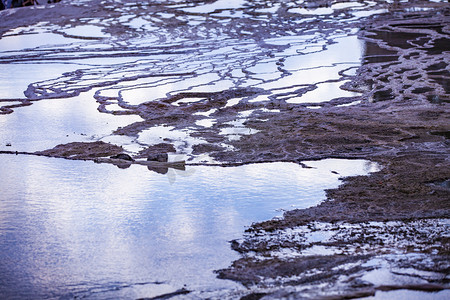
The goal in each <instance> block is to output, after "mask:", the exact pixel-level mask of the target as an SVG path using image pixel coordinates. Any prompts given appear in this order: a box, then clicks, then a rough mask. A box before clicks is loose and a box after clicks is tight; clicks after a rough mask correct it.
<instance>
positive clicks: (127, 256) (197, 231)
mask: <svg viewBox="0 0 450 300" xmlns="http://www.w3.org/2000/svg"><path fill="white" fill-rule="evenodd" d="M308 164H310V165H311V166H314V167H315V168H313V169H305V168H302V167H301V166H299V165H297V164H293V163H265V164H254V165H246V166H240V167H226V168H224V167H211V166H195V167H194V166H187V168H186V170H185V171H180V170H173V169H171V170H169V172H168V173H167V174H165V175H162V174H158V173H155V172H151V171H149V170H148V169H147V168H146V167H145V166H139V165H133V166H131V167H130V168H128V169H119V168H117V167H115V166H113V165H107V164H95V163H93V162H84V161H70V160H64V159H55V158H45V157H33V156H21V155H19V156H14V155H0V190H1V194H0V298H2V299H41V298H60V297H63V298H64V297H67V298H73V297H87V298H94V299H108V298H109V299H111V298H117V297H126V298H139V297H150V296H156V295H159V294H164V293H167V292H173V291H175V290H177V289H179V288H182V287H183V286H184V285H186V286H185V287H186V288H187V289H190V290H202V291H208V290H211V291H215V290H221V289H234V288H238V285H237V284H235V283H233V282H231V281H225V280H218V279H216V278H215V276H216V275H215V273H214V272H213V271H214V270H217V269H220V268H224V267H227V266H228V265H229V264H230V263H231V262H232V261H233V260H234V259H237V258H238V256H237V253H235V252H233V251H232V250H231V249H230V247H229V243H228V241H230V240H232V239H236V238H240V237H241V236H242V233H243V231H244V230H245V228H246V226H249V225H250V224H251V223H252V222H255V221H262V220H266V219H270V218H272V217H275V216H277V215H278V216H280V215H281V214H282V212H281V211H280V210H279V209H292V208H304V207H309V206H312V205H315V204H316V203H318V202H319V201H320V200H323V199H324V189H325V188H331V187H335V186H337V185H338V184H339V180H338V178H339V176H340V175H338V174H334V173H332V172H331V171H337V172H339V173H340V174H341V175H351V174H365V173H367V172H369V171H374V170H375V169H376V166H375V165H374V164H370V163H368V162H366V161H362V160H354V161H348V160H325V161H319V162H310V163H308Z"/></svg>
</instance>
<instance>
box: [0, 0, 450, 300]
mask: <svg viewBox="0 0 450 300" xmlns="http://www.w3.org/2000/svg"><path fill="white" fill-rule="evenodd" d="M63 5H64V6H63ZM383 5H384V4H380V7H385V6H386V5H384V6H383ZM395 5H398V6H395ZM68 7H69V5H68V4H61V6H55V7H53V8H52V9H48V10H39V12H38V13H37V14H33V15H32V16H30V15H28V14H27V10H25V9H24V10H21V11H19V12H17V13H16V14H15V17H14V18H8V17H7V18H6V20H5V22H3V24H2V27H1V29H0V33H4V32H5V31H6V29H8V28H15V27H17V26H19V25H24V24H33V23H34V22H37V21H38V20H42V19H43V18H56V17H57V16H60V15H64V16H66V14H69V16H79V15H82V14H87V12H88V8H86V7H82V6H73V7H72V6H70V9H68ZM415 7H421V8H426V9H411V8H415ZM89 14H90V16H94V17H95V13H92V12H89ZM98 14H99V16H102V14H104V12H103V11H101V10H99V12H98ZM60 22H62V21H60ZM358 22H360V23H358V24H357V25H355V27H356V26H358V27H360V28H362V30H361V31H359V33H358V35H359V37H360V38H361V39H362V40H365V41H366V42H367V44H366V51H365V57H364V63H363V65H362V66H361V67H359V68H358V69H357V71H356V75H355V76H351V77H349V78H348V79H349V80H348V81H347V82H345V83H344V82H342V83H343V84H344V87H345V89H346V90H348V91H354V92H358V93H359V94H358V95H356V96H354V97H351V98H348V97H346V98H344V97H339V98H335V99H333V100H332V101H329V102H322V103H318V104H317V103H304V104H296V103H292V101H291V102H290V101H283V100H281V99H282V97H281V96H283V95H279V96H280V97H278V98H277V97H274V98H273V99H272V100H273V101H265V102H264V101H263V102H252V101H241V102H239V103H238V104H236V105H232V106H227V105H226V104H227V103H228V101H230V100H232V99H236V98H245V97H247V98H250V99H252V97H253V96H258V95H263V94H264V91H261V90H260V89H258V88H256V87H242V88H239V89H228V90H222V91H212V92H196V91H188V92H181V93H177V94H174V95H172V96H168V97H166V98H164V99H161V100H158V101H151V102H144V103H141V104H138V105H122V108H123V110H122V111H118V112H115V113H116V114H136V115H139V116H140V117H141V118H142V119H143V121H142V122H137V123H133V124H130V125H129V126H126V127H123V128H119V129H117V131H116V132H115V133H116V134H118V135H124V136H137V135H138V134H139V132H142V131H143V130H147V129H149V128H152V127H154V126H160V125H161V124H164V125H165V126H174V127H175V128H177V129H185V128H188V127H190V128H192V124H195V122H197V121H199V120H202V119H205V118H204V117H203V116H201V115H198V114H195V113H197V112H207V111H210V110H212V109H218V111H216V112H214V113H213V114H212V115H213V116H214V124H212V126H209V127H201V126H197V127H195V129H194V130H193V133H192V134H191V136H194V137H197V138H201V139H203V140H205V141H207V143H199V144H193V145H192V154H193V155H194V156H201V155H207V156H209V157H212V158H214V161H215V163H218V164H223V165H229V164H246V163H255V162H274V161H289V162H296V163H300V164H301V162H302V161H304V160H319V159H324V158H353V159H368V160H371V161H374V162H377V163H379V164H380V165H381V166H382V169H381V170H380V171H379V172H377V173H374V174H372V175H370V176H359V177H351V178H345V179H344V184H343V185H342V186H340V187H339V188H338V189H334V190H329V191H327V199H326V200H325V201H324V202H322V203H321V204H320V205H318V206H316V207H312V208H308V209H302V210H293V211H289V212H286V213H285V214H284V217H283V218H282V219H276V220H269V221H266V222H262V223H258V224H253V225H252V226H251V227H250V228H249V229H248V230H247V232H246V234H245V236H244V238H243V239H242V240H237V241H233V242H232V243H231V245H232V247H233V249H235V250H236V251H239V252H240V253H241V254H242V258H241V259H240V260H238V261H235V262H234V263H233V265H232V266H230V267H229V268H227V269H224V270H219V271H218V276H219V277H220V278H224V279H232V280H235V281H238V282H241V283H243V284H244V285H246V286H248V287H251V288H252V289H251V290H250V291H249V295H248V296H249V297H253V298H251V299H259V298H262V297H265V296H267V297H268V298H269V299H270V298H283V297H294V298H298V297H305V298H308V299H309V298H314V299H319V298H323V299H334V298H339V299H341V298H356V297H365V296H372V295H375V294H376V293H380V292H386V291H392V290H405V289H406V290H415V291H426V292H439V291H442V290H446V289H448V288H449V287H450V286H449V282H448V275H449V268H450V266H449V263H448V261H449V255H450V253H449V247H450V246H449V245H450V244H449V236H448V226H449V224H448V218H449V213H450V201H449V192H450V188H449V180H450V160H449V154H450V151H449V142H448V138H449V130H450V125H449V124H450V113H449V101H450V95H449V90H448V84H449V55H448V51H449V48H448V42H449V32H450V29H449V8H448V4H447V3H445V2H442V3H428V2H427V3H425V2H423V1H417V2H416V1H409V3H397V4H392V5H391V7H389V12H388V13H386V14H383V15H380V16H373V17H371V18H369V19H367V20H365V21H358ZM119 29H120V28H116V29H114V28H112V29H111V30H119ZM261 34H264V33H261ZM172 50H173V49H172ZM177 76H180V77H183V76H190V73H184V74H182V73H179V72H178V73H177ZM302 88H305V89H306V90H307V89H308V87H298V88H297V92H298V93H299V94H301V93H302ZM309 88H311V87H309ZM306 90H305V91H303V92H306ZM37 91H39V89H37V88H36V89H34V87H33V86H30V89H29V90H28V94H27V96H28V99H31V100H39V99H40V98H41V97H42V98H45V97H47V98H48V97H53V96H52V95H49V94H45V93H43V94H39V93H37ZM60 96H61V94H60V95H55V97H60ZM189 98H194V99H196V98H201V99H206V100H205V101H202V102H198V103H194V104H192V105H178V106H175V107H174V106H173V105H172V104H173V103H176V102H177V101H179V100H180V99H189ZM109 100H110V99H107V98H101V97H98V98H97V101H98V102H99V104H100V106H99V110H100V111H103V112H107V113H112V112H111V111H110V110H108V109H107V107H108V101H109ZM24 101H25V100H24ZM25 102H26V101H25ZM27 104H28V102H27ZM348 104H353V105H348ZM13 108H14V107H13ZM7 109H8V108H4V109H3V111H4V112H9V111H7ZM248 111H251V112H250V113H249V114H248V115H246V116H245V117H241V119H240V121H241V123H242V127H245V129H246V130H248V131H250V132H251V134H240V135H239V138H236V139H230V138H229V136H227V135H224V134H221V132H222V133H223V129H226V128H229V127H230V125H229V124H230V122H232V121H235V120H236V118H237V117H238V116H242V113H243V112H248ZM89 145H94V144H87V143H85V144H81V145H80V144H67V145H62V146H58V147H55V148H54V149H50V150H47V151H40V152H36V153H35V154H37V155H47V156H55V157H65V158H69V159H89V160H96V159H98V158H100V157H108V156H111V155H115V154H117V153H119V152H122V151H123V149H121V148H118V146H113V145H110V144H107V143H101V144H100V143H96V144H95V147H90V149H91V150H93V151H92V152H86V147H85V146H89ZM230 146H231V147H230ZM175 148H176V145H174V143H173V142H172V141H171V140H170V139H169V140H166V141H164V142H163V143H161V144H159V146H157V147H153V148H152V147H149V148H148V149H144V150H143V151H141V153H135V154H134V156H135V158H143V157H145V156H146V155H148V154H149V153H158V152H172V151H173V150H175V151H176V149H175ZM188 163H189V162H188ZM196 163H198V162H196ZM200 163H202V162H200ZM204 163H205V164H208V162H204ZM305 167H307V166H305ZM330 232H331V233H332V236H330ZM314 233H318V234H319V233H320V234H319V235H318V236H319V237H317V238H316V239H314V240H311V236H312V235H314ZM308 237H309V239H308ZM380 261H381V263H380ZM376 262H378V265H377V263H376ZM380 265H382V266H384V267H380ZM377 270H378V271H380V270H390V271H389V272H391V273H390V274H394V275H395V276H404V277H407V278H408V279H407V280H405V281H404V282H402V281H397V280H396V279H395V278H396V277H395V276H394V277H392V278H394V279H391V282H390V283H389V282H383V281H377V280H370V279H368V278H367V276H368V274H369V275H370V274H374V272H377ZM392 270H398V271H397V273H395V271H392ZM405 270H410V271H408V272H410V273H411V272H412V273H413V274H409V273H408V272H407V271H405ZM411 270H413V271H411ZM380 272H381V271H380ZM421 272H423V274H425V275H423V274H422V273H421ZM369 277H370V276H369ZM417 278H419V279H420V280H416V279H417ZM394 282H398V283H394ZM439 295H442V294H436V296H437V297H438V296H439Z"/></svg>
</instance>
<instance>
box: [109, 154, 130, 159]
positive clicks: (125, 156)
mask: <svg viewBox="0 0 450 300" xmlns="http://www.w3.org/2000/svg"><path fill="white" fill-rule="evenodd" d="M110 158H114V159H123V160H128V161H134V159H133V158H132V157H131V156H129V155H128V154H125V153H119V154H117V155H113V156H111V157H110Z"/></svg>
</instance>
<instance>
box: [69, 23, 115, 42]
mask: <svg viewBox="0 0 450 300" xmlns="http://www.w3.org/2000/svg"><path fill="white" fill-rule="evenodd" d="M62 32H63V33H64V34H66V35H67V36H70V37H72V38H80V39H86V38H94V39H101V38H107V37H110V36H111V35H110V34H107V33H105V32H103V29H102V28H101V27H99V26H94V25H81V26H75V27H71V28H67V29H64V30H62Z"/></svg>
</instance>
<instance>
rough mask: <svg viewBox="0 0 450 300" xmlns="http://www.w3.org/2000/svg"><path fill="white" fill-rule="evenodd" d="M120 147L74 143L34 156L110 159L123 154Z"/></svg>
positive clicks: (98, 142) (99, 143)
mask: <svg viewBox="0 0 450 300" xmlns="http://www.w3.org/2000/svg"><path fill="white" fill-rule="evenodd" d="M122 152H123V149H122V147H120V146H116V145H112V144H109V143H105V142H102V141H97V142H73V143H68V144H61V145H57V146H55V147H54V148H52V149H48V150H44V151H38V152H35V153H34V154H36V155H43V156H50V157H61V158H67V159H74V160H77V159H79V160H95V159H97V158H100V157H109V156H112V155H117V154H119V153H122Z"/></svg>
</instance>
